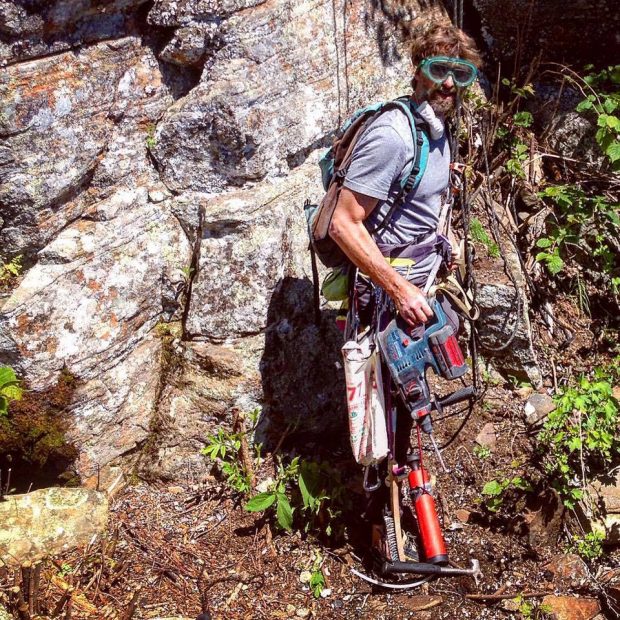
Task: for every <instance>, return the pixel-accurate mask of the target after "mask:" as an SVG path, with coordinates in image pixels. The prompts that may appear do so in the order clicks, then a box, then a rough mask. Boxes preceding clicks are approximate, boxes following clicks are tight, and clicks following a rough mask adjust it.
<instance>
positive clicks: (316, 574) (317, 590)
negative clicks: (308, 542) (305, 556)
mask: <svg viewBox="0 0 620 620" xmlns="http://www.w3.org/2000/svg"><path fill="white" fill-rule="evenodd" d="M322 566H323V558H322V557H321V554H320V553H319V552H318V551H316V552H315V555H314V561H313V563H312V570H311V571H310V582H309V585H310V590H311V591H312V594H313V595H314V598H320V596H321V592H323V590H324V589H325V585H326V584H325V575H324V574H323V569H322Z"/></svg>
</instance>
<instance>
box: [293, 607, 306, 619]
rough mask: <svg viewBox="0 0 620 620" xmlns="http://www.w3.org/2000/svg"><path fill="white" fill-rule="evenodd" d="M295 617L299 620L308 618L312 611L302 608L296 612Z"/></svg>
mask: <svg viewBox="0 0 620 620" xmlns="http://www.w3.org/2000/svg"><path fill="white" fill-rule="evenodd" d="M295 615H296V616H297V617H298V618H307V617H308V616H309V615H310V610H309V609H306V608H305V607H300V608H299V609H298V610H297V611H296V612H295Z"/></svg>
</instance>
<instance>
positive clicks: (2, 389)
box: [0, 366, 23, 416]
mask: <svg viewBox="0 0 620 620" xmlns="http://www.w3.org/2000/svg"><path fill="white" fill-rule="evenodd" d="M22 394H23V390H22V388H21V387H20V385H19V380H18V379H17V376H16V375H15V371H14V370H13V369H12V368H11V367H10V366H0V416H5V415H6V414H7V413H8V410H9V404H10V403H11V401H13V400H21V398H22Z"/></svg>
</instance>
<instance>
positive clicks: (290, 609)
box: [286, 603, 295, 614]
mask: <svg viewBox="0 0 620 620" xmlns="http://www.w3.org/2000/svg"><path fill="white" fill-rule="evenodd" d="M286 613H287V614H294V613H295V605H291V604H290V603H289V604H288V605H287V606H286Z"/></svg>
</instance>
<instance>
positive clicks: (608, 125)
mask: <svg viewBox="0 0 620 620" xmlns="http://www.w3.org/2000/svg"><path fill="white" fill-rule="evenodd" d="M586 70H590V71H591V70H592V66H591V65H590V66H589V67H586ZM577 77H578V76H577ZM577 83H578V85H579V86H580V87H581V85H580V84H579V80H577ZM583 85H584V86H585V88H586V91H587V92H588V94H587V95H586V98H585V99H584V100H583V101H581V102H580V103H579V104H578V105H577V108H576V110H577V112H579V113H585V114H587V115H590V116H593V117H594V118H595V119H596V126H597V131H596V134H595V136H594V137H595V139H596V142H597V143H598V145H599V147H600V148H601V151H603V153H604V154H605V156H606V157H607V159H608V160H609V162H610V163H611V166H612V169H613V170H614V171H618V170H620V117H619V116H618V109H619V108H620V89H619V88H618V86H619V85H620V65H615V66H610V67H607V68H606V69H603V70H602V71H600V72H598V73H590V74H589V75H586V76H585V77H584V78H583ZM582 92H584V91H583V90H582ZM584 95H585V92H584Z"/></svg>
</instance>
